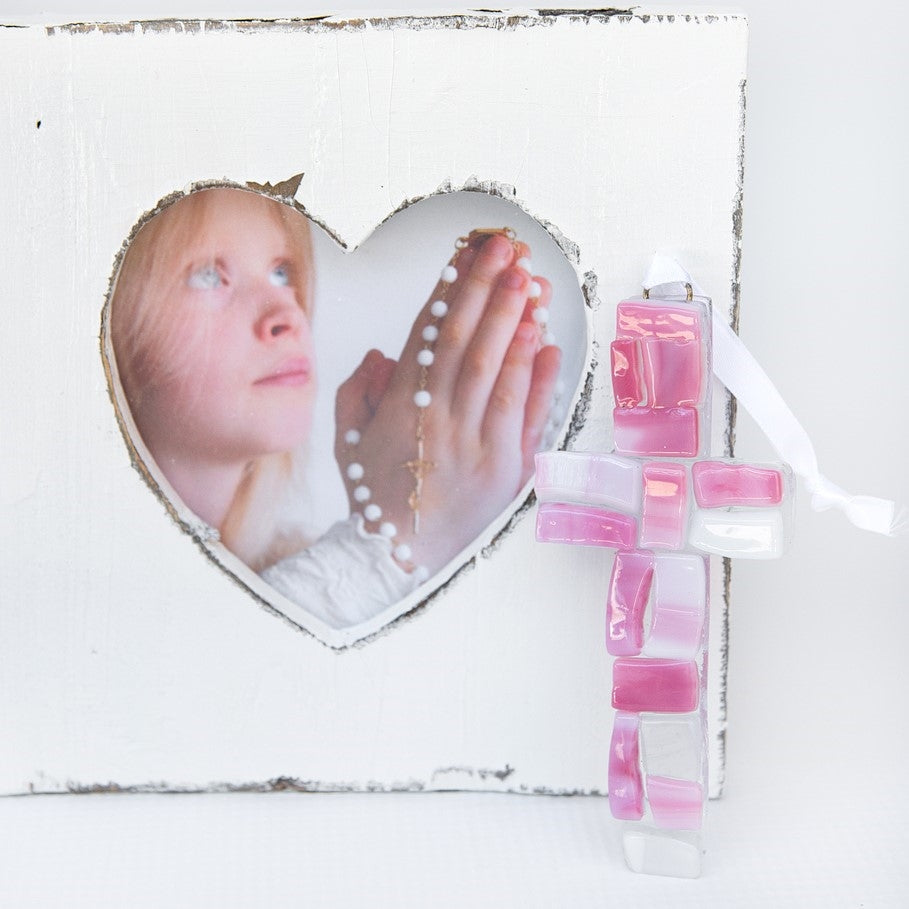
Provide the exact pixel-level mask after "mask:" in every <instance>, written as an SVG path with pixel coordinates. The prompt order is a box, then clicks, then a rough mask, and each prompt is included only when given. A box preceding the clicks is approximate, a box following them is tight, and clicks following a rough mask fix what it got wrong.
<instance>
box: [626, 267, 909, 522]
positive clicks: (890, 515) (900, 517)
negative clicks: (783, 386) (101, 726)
mask: <svg viewBox="0 0 909 909" xmlns="http://www.w3.org/2000/svg"><path fill="white" fill-rule="evenodd" d="M676 284H678V285H682V286H683V291H682V292H683V293H684V285H685V284H690V285H691V287H692V290H693V292H694V293H695V294H697V295H698V296H704V292H703V291H702V290H701V289H700V288H699V287H698V285H697V284H695V282H694V281H692V280H691V276H690V275H689V274H688V272H687V271H686V270H685V269H684V268H683V267H682V266H681V265H679V263H678V262H676V260H675V259H673V258H671V257H670V256H666V255H662V254H659V253H657V254H655V255H654V256H653V259H652V260H651V263H650V267H649V268H648V269H647V275H646V277H645V278H644V283H643V287H644V289H645V290H647V291H650V290H652V289H653V288H655V287H662V286H666V285H676ZM712 321H713V373H714V375H715V376H716V377H717V378H718V379H719V380H720V381H721V382H722V383H723V385H725V386H726V388H727V389H728V390H729V391H730V392H731V393H732V394H734V395H735V397H736V399H737V400H738V402H739V404H741V405H742V406H743V407H744V408H745V409H746V410H747V411H748V413H750V414H751V416H752V417H753V418H754V420H755V422H756V423H757V424H758V426H759V427H760V428H761V430H762V431H763V433H764V435H766V436H767V438H768V439H769V441H770V443H771V445H773V447H774V449H776V452H777V454H778V455H779V456H780V458H781V460H783V461H787V462H788V463H789V464H790V465H791V467H792V469H793V470H794V471H795V473H796V474H798V476H800V477H801V478H802V479H803V480H804V482H805V485H806V487H807V489H808V491H809V492H810V493H811V507H812V508H813V509H814V510H815V511H826V510H827V509H830V508H838V509H839V510H840V511H842V512H843V513H844V514H845V515H846V517H847V518H848V519H849V520H850V521H851V522H852V523H853V524H854V525H855V526H856V527H860V528H861V529H862V530H871V531H873V532H875V533H882V534H886V535H888V536H895V535H897V534H899V533H903V532H905V530H906V527H907V524H909V520H907V517H906V512H905V510H902V509H901V510H897V507H896V504H895V503H894V502H891V501H889V500H887V499H878V498H875V497H873V496H854V495H851V494H850V493H848V492H846V491H845V490H843V489H840V487H839V486H837V485H836V484H835V483H832V482H831V481H830V480H828V479H827V478H826V477H825V476H824V475H823V474H822V473H821V472H820V470H819V469H818V463H817V454H816V452H815V450H814V445H813V444H812V442H811V438H810V437H809V435H808V433H807V432H806V431H805V429H804V427H803V426H802V424H801V423H799V421H798V419H797V418H796V416H795V414H794V413H793V412H792V411H791V410H790V409H789V407H788V405H787V404H786V402H785V401H784V400H783V397H782V395H781V394H780V393H779V391H778V390H777V388H776V386H775V385H774V384H773V381H772V380H771V378H770V377H769V376H768V375H767V373H766V372H764V370H763V368H762V367H761V365H760V363H758V362H757V360H755V358H754V357H753V356H752V354H751V353H750V352H749V350H748V348H747V347H745V345H744V344H743V343H742V340H741V339H740V338H739V336H738V335H737V334H736V333H735V332H734V331H733V330H732V327H731V326H730V325H729V324H728V323H727V322H726V321H725V320H724V319H723V318H722V316H721V315H720V314H719V313H717V311H716V310H715V309H714V310H712Z"/></svg>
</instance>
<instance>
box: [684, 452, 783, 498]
mask: <svg viewBox="0 0 909 909" xmlns="http://www.w3.org/2000/svg"><path fill="white" fill-rule="evenodd" d="M692 479H693V481H694V496H695V499H697V503H698V505H700V506H701V507H702V508H720V507H722V506H725V505H779V503H780V502H781V501H782V499H783V475H782V474H781V473H780V471H778V470H774V469H772V468H769V467H752V466H750V465H748V464H727V463H725V462H723V461H698V463H697V464H695V465H694V467H693V468H692Z"/></svg>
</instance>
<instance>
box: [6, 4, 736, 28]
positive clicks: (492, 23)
mask: <svg viewBox="0 0 909 909" xmlns="http://www.w3.org/2000/svg"><path fill="white" fill-rule="evenodd" d="M612 19H618V20H619V21H630V20H637V21H639V22H642V23H648V22H667V23H673V22H675V21H676V20H679V21H683V22H689V23H690V22H694V23H696V24H700V23H705V24H711V23H714V22H725V21H736V20H744V19H745V16H744V15H743V14H737V13H710V12H704V13H672V12H647V11H646V10H640V9H639V8H638V7H603V8H587V9H570V8H564V7H557V8H551V9H547V8H539V9H528V10H520V9H514V10H509V9H468V10H465V11H464V12H439V13H431V12H427V13H417V14H412V15H405V14H402V15H395V14H393V13H392V14H389V15H388V16H363V17H352V18H343V17H335V16H331V15H313V16H310V17H306V16H301V17H288V18H275V19H271V18H268V19H189V18H187V19H176V18H169V19H133V20H129V21H123V22H117V21H103V22H66V23H61V24H59V25H45V26H34V27H37V28H41V27H43V28H44V29H45V31H46V33H47V34H48V35H57V34H90V33H101V34H107V35H117V34H134V33H136V32H139V33H142V34H145V33H167V32H179V33H184V34H200V33H203V32H215V31H231V32H241V33H242V32H252V31H266V30H267V31H299V32H311V33H320V32H333V31H363V30H365V29H375V30H389V29H413V30H423V29H442V28H454V29H466V28H493V29H498V30H510V29H515V28H518V27H535V26H542V27H548V26H551V25H552V24H553V23H555V22H557V21H559V20H567V21H570V22H573V21H582V22H585V23H588V22H599V23H606V22H609V21H610V20H612ZM0 27H4V26H0ZM8 27H11V28H30V27H32V26H28V25H11V26H8Z"/></svg>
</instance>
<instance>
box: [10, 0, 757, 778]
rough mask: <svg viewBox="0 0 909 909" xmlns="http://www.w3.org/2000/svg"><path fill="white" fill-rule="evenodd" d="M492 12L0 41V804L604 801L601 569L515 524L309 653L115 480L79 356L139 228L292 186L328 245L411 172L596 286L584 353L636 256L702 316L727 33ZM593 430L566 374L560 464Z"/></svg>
mask: <svg viewBox="0 0 909 909" xmlns="http://www.w3.org/2000/svg"><path fill="white" fill-rule="evenodd" d="M496 22H497V20H496V17H494V16H492V17H486V18H482V17H480V18H479V19H472V20H471V21H470V23H466V24H467V25H468V27H465V28H461V29H457V30H454V29H450V28H443V27H440V25H439V23H434V24H432V25H431V27H418V24H415V23H412V24H411V25H410V26H402V27H399V28H394V29H392V28H387V27H379V26H376V25H371V24H368V23H367V24H366V25H364V26H360V27H356V28H353V27H351V28H330V27H325V26H318V27H314V28H309V29H307V28H304V27H274V28H262V29H259V30H256V31H242V32H241V31H238V30H237V29H235V28H220V27H214V26H212V25H208V26H206V27H205V28H202V29H197V30H190V31H189V32H188V33H183V30H182V29H181V28H179V27H174V28H172V29H164V30H161V29H155V30H144V29H143V28H142V27H140V26H137V27H136V28H135V30H134V31H133V32H132V33H124V34H105V33H101V32H98V31H94V32H88V33H70V32H67V31H59V30H58V31H56V32H54V33H51V34H48V33H46V32H45V30H44V29H41V28H37V27H36V28H29V29H10V28H3V29H0V60H2V61H3V62H2V64H0V66H2V68H3V73H4V83H5V85H6V88H7V90H6V92H5V93H4V96H3V101H2V102H0V103H2V104H3V105H4V109H3V113H2V122H3V123H4V125H5V129H4V134H5V139H4V141H3V142H2V143H0V166H2V172H3V174H4V177H5V180H6V185H7V205H6V206H5V207H4V209H3V212H2V215H0V217H2V219H3V222H2V228H3V233H2V236H3V238H4V239H3V252H4V268H3V269H2V270H0V294H2V298H3V301H4V304H3V308H2V311H0V319H2V337H3V338H4V355H3V358H2V366H0V369H2V389H3V390H2V395H3V429H2V444H3V455H2V472H0V507H2V516H3V523H2V526H3V548H4V554H3V561H2V572H3V574H2V578H0V589H2V591H3V606H2V611H0V641H2V643H0V648H2V651H0V709H2V717H3V723H2V725H3V729H4V735H3V737H2V745H0V749H2V751H0V790H2V791H4V792H23V791H28V790H30V789H34V790H36V791H59V790H65V789H66V788H67V787H72V786H90V785H93V784H99V785H108V784H117V785H120V786H124V787H129V786H140V787H141V786H147V787H151V788H177V787H187V788H205V787H210V786H216V785H244V784H262V783H265V782H267V781H268V780H271V779H275V778H278V777H289V778H293V779H295V780H298V781H300V782H301V783H303V784H306V785H312V786H322V787H328V788H331V787H365V786H377V787H382V788H388V787H414V788H423V787H426V788H477V789H511V790H518V791H534V790H538V789H543V790H546V791H601V792H602V791H604V790H605V788H606V751H607V746H608V739H609V730H610V708H609V703H608V702H609V687H610V662H609V659H608V658H607V655H606V654H605V650H604V647H603V642H602V638H603V592H604V590H605V585H606V581H607V579H608V573H609V567H610V562H609V559H608V558H607V559H604V558H603V555H602V553H599V552H596V551H593V550H586V549H573V548H566V547H538V546H536V545H535V544H534V543H533V540H532V526H531V522H530V521H527V520H524V521H523V522H522V523H521V524H519V526H518V527H517V528H516V529H515V531H514V532H513V533H512V534H511V535H510V536H508V537H507V538H506V539H504V540H503V541H502V543H501V545H500V546H499V547H498V548H497V550H496V551H495V552H494V553H493V554H492V555H491V556H490V557H489V558H481V559H479V560H478V563H477V565H476V567H475V569H474V570H472V571H470V572H469V573H466V574H464V575H462V576H461V577H460V578H459V580H458V582H457V584H456V585H454V586H453V587H452V588H451V589H450V590H449V591H447V592H446V593H445V594H444V595H443V596H440V597H438V598H437V599H436V601H435V602H434V604H433V605H432V606H431V608H430V609H428V610H425V611H423V612H422V613H420V614H419V615H418V616H417V617H416V618H415V619H414V620H413V621H409V622H405V623H402V624H399V625H397V626H394V627H393V628H391V629H390V630H389V631H388V633H386V634H384V635H382V636H380V637H378V638H377V639H375V640H372V641H371V642H369V643H367V644H365V645H363V646H361V647H357V648H353V649H348V650H345V651H342V652H336V651H333V650H331V649H329V648H328V647H326V646H325V645H324V644H322V643H320V642H319V641H317V640H316V639H314V638H313V637H310V636H308V635H305V634H303V633H300V632H298V631H295V630H294V629H292V628H291V627H290V626H289V625H288V624H287V623H285V622H283V621H281V620H280V619H278V618H276V617H275V616H274V615H272V614H269V613H268V612H266V611H265V610H264V609H262V608H260V607H259V606H258V605H257V604H256V602H255V601H254V600H253V599H252V598H251V597H250V596H249V594H248V593H247V592H245V591H244V590H243V589H241V588H240V587H238V586H237V585H236V584H235V583H234V582H233V581H232V580H231V579H230V578H229V577H228V576H226V575H225V574H224V573H223V572H222V571H221V570H220V569H219V568H217V567H216V566H215V565H213V564H212V563H210V562H209V561H208V560H206V559H205V558H204V557H203V556H202V555H201V554H200V552H199V550H198V549H197V547H196V546H195V544H194V543H193V542H192V541H191V540H190V538H189V537H188V536H186V535H185V534H184V533H183V532H182V531H181V530H180V529H179V528H177V527H176V526H175V525H174V524H173V523H172V521H171V520H170V518H169V517H168V516H167V514H166V513H165V511H164V509H163V508H162V506H161V504H160V503H159V502H158V501H157V500H156V499H155V498H154V497H153V496H152V495H151V494H150V492H149V490H148V488H147V487H146V486H145V484H144V483H143V481H142V480H141V478H140V477H139V475H138V474H137V473H136V471H134V470H133V468H132V467H131V466H130V463H129V457H128V454H127V451H126V448H125V446H124V444H123V441H122V438H121V437H120V433H119V430H118V428H117V425H116V421H115V417H114V412H113V408H112V407H111V403H110V401H109V399H108V391H107V386H106V381H105V377H104V373H103V369H102V362H101V357H100V352H99V340H98V334H99V324H100V313H101V308H102V304H103V301H104V295H105V292H106V289H107V282H108V278H109V275H110V271H111V267H112V264H113V259H114V256H115V254H116V251H117V250H118V249H119V247H120V245H121V243H122V241H123V240H124V238H125V237H126V236H127V234H128V233H129V231H130V229H131V228H132V226H133V225H134V223H135V222H136V221H137V219H138V218H139V217H140V216H141V215H142V213H143V212H144V211H145V210H147V209H148V208H150V207H151V206H152V205H154V203H155V202H156V201H157V200H158V199H159V198H161V197H163V196H165V195H167V194H168V193H170V192H172V191H173V190H175V189H179V188H181V187H183V186H185V185H187V184H189V183H191V182H193V181H197V180H203V179H209V178H211V179H221V178H227V179H231V180H236V181H241V182H242V181H245V180H247V179H252V180H257V181H260V182H261V181H265V180H271V181H277V180H280V179H283V178H285V177H287V176H289V175H290V174H293V173H297V172H299V171H301V170H303V171H305V173H306V176H305V177H304V180H303V183H302V185H301V188H300V191H299V193H298V194H297V199H298V200H299V201H301V202H302V203H303V204H304V205H305V206H306V207H307V209H308V210H309V211H311V212H312V213H313V214H314V215H315V216H316V217H317V218H319V219H320V220H323V221H325V222H326V223H328V224H330V225H331V226H332V227H333V229H334V230H335V231H336V232H337V233H338V234H339V236H341V237H342V239H343V240H344V242H345V243H346V244H347V245H348V246H351V247H352V246H356V245H357V244H358V243H360V242H361V241H362V240H363V239H364V238H366V237H367V236H368V235H369V234H370V232H371V231H372V229H373V228H374V227H375V225H376V224H377V223H379V222H380V221H381V220H382V219H383V218H384V217H385V216H386V215H387V214H388V213H389V212H390V211H392V210H394V209H395V208H397V207H398V206H399V205H400V204H401V202H402V201H403V200H405V199H408V198H412V197H415V196H420V195H425V194H429V193H432V192H433V191H435V190H436V189H438V188H439V187H440V186H441V185H442V184H446V183H448V182H450V183H451V184H453V185H455V186H459V185H462V184H464V183H465V182H467V181H468V180H470V179H471V178H472V177H474V176H476V177H478V178H480V179H482V180H496V181H499V182H501V183H505V184H510V185H512V186H514V187H515V190H516V196H517V199H518V200H519V201H520V202H521V204H522V205H523V206H524V207H525V208H526V209H527V210H528V211H529V212H531V213H533V214H535V215H537V216H539V217H541V218H543V219H545V220H547V221H549V222H551V223H552V224H553V225H554V226H555V227H556V228H558V229H559V230H560V231H561V232H562V233H563V234H564V235H565V236H566V237H569V238H570V239H571V240H572V241H574V242H575V243H577V245H578V248H579V250H580V261H579V262H578V263H577V268H578V269H579V271H580V272H581V273H585V272H588V271H590V272H593V273H595V274H596V276H597V278H598V281H599V284H598V294H597V296H598V299H599V303H600V305H599V308H598V309H597V311H596V312H595V313H594V314H593V333H594V337H593V341H594V343H595V345H599V347H596V346H595V348H594V349H595V351H596V350H602V349H603V346H604V345H605V344H606V343H608V340H609V338H610V336H611V333H612V316H613V307H614V304H615V303H616V302H617V301H618V300H619V299H620V298H621V297H622V296H624V295H628V294H629V293H631V292H633V290H634V288H635V287H636V285H637V283H638V281H639V280H640V276H641V274H642V273H643V270H644V267H645V264H646V261H647V259H648V257H649V254H650V253H651V252H652V251H653V250H654V249H656V248H662V249H664V250H671V251H674V252H675V253H676V255H677V256H678V257H679V258H680V259H681V260H682V261H684V262H685V263H686V265H687V266H688V268H689V269H690V270H691V271H692V273H693V274H695V275H697V277H698V280H699V283H701V284H702V286H704V287H705V288H708V289H709V290H710V292H711V293H712V295H713V297H714V301H715V305H717V306H719V307H720V308H721V309H722V310H723V311H724V312H728V311H729V310H730V309H731V306H732V297H731V295H732V285H733V279H734V271H735V267H734V257H735V251H736V243H735V239H734V236H733V210H734V206H735V204H736V198H737V190H738V181H739V163H740V162H739V131H740V120H741V100H742V99H741V84H740V83H741V81H742V80H743V78H744V58H745V23H744V20H743V19H741V18H735V17H719V18H716V19H707V18H705V17H699V18H691V19H689V20H686V19H683V18H676V19H674V20H670V19H667V18H657V17H653V18H650V19H649V20H648V21H644V19H642V18H638V17H623V18H611V19H594V20H590V21H586V20H585V19H584V18H583V17H579V16H571V17H557V18H550V19H547V20H546V22H545V24H539V23H527V24H525V25H519V26H518V27H514V28H512V27H507V28H505V27H489V26H491V25H496ZM499 24H500V25H501V23H499ZM423 25H427V23H423ZM38 120H40V121H41V128H40V129H36V126H35V124H36V121H38ZM610 409H611V400H610V397H609V391H608V377H607V375H606V372H605V371H604V370H602V369H599V370H598V371H597V372H596V373H595V381H594V388H593V398H592V400H591V407H590V414H589V417H588V421H587V423H586V425H585V427H584V428H583V430H582V431H581V433H580V436H579V438H578V440H577V443H576V447H578V448H599V449H603V448H609V447H610V446H611V431H610V428H609V413H610ZM720 409H721V408H720ZM715 441H716V443H717V444H721V430H720V429H718V431H717V435H716V440H715ZM714 575H715V581H716V580H717V579H718V578H719V572H718V571H715V573H714ZM714 587H715V593H714V598H713V599H714V604H715V612H714V616H715V621H714V625H715V628H714V630H713V634H712V641H713V646H714V653H713V654H712V656H711V666H712V668H713V669H714V670H715V671H714V674H713V678H712V682H711V684H712V696H711V704H710V706H711V714H712V717H713V718H714V732H718V731H719V729H720V727H721V720H720V719H719V712H718V699H719V691H720V678H719V672H718V670H719V667H720V665H721V660H720V657H719V653H718V645H719V642H720V635H719V633H718V629H719V625H720V623H721V616H720V612H719V608H718V607H719V604H720V603H721V597H720V595H719V591H718V585H717V584H716V583H715V584H714ZM714 751H715V752H716V749H714ZM715 756H716V754H714V757H715ZM713 764H714V768H717V767H718V762H717V761H716V760H714V762H713ZM716 782H717V780H716V779H715V780H714V788H716Z"/></svg>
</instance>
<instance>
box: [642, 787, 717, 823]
mask: <svg viewBox="0 0 909 909" xmlns="http://www.w3.org/2000/svg"><path fill="white" fill-rule="evenodd" d="M647 801H648V803H649V805H650V810H651V812H652V813H653V821H654V823H655V824H656V826H657V827H662V828H663V829H668V830H700V829H701V820H702V818H703V815H704V790H703V788H702V787H701V784H700V783H695V782H693V781H692V780H674V779H670V778H669V777H664V776H648V777H647Z"/></svg>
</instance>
